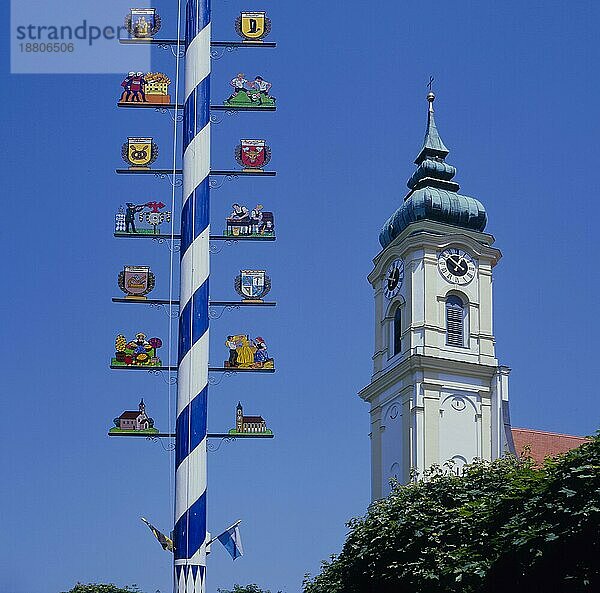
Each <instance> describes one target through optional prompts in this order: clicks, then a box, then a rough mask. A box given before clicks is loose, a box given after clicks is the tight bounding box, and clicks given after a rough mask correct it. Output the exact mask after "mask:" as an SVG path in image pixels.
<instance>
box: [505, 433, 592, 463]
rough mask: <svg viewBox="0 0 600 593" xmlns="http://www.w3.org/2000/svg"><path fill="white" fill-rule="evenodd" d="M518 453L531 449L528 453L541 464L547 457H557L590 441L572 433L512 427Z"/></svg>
mask: <svg viewBox="0 0 600 593" xmlns="http://www.w3.org/2000/svg"><path fill="white" fill-rule="evenodd" d="M511 431H512V435H513V439H514V441H515V450H516V452H517V455H522V454H523V453H524V452H525V451H526V449H529V452H528V455H529V456H531V458H532V459H533V460H534V461H535V462H536V464H538V465H539V464H541V463H542V462H543V461H544V459H545V458H546V457H555V456H556V455H560V454H561V453H566V452H567V451H570V450H571V449H575V447H579V446H580V445H583V444H584V443H587V442H588V441H589V439H588V438H586V437H577V436H573V435H570V434H559V433H556V432H544V431H542V430H533V429H531V428H512V429H511Z"/></svg>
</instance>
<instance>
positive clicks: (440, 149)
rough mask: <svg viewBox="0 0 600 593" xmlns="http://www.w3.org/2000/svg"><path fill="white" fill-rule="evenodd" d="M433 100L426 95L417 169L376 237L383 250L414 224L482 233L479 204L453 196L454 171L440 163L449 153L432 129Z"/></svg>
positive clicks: (456, 187)
mask: <svg viewBox="0 0 600 593" xmlns="http://www.w3.org/2000/svg"><path fill="white" fill-rule="evenodd" d="M434 100H435V95H434V94H433V93H429V94H428V95H427V101H428V102H429V110H428V114H427V130H426V131H425V140H424V142H423V148H422V149H421V152H420V153H419V156H418V157H417V158H416V159H415V164H416V165H417V169H416V171H415V172H414V173H413V174H412V176H411V177H410V179H409V180H408V182H407V186H408V188H409V190H410V191H409V193H408V194H407V196H406V197H405V198H404V203H403V204H402V206H400V208H398V210H396V212H394V214H393V215H392V216H391V217H390V218H389V219H388V220H387V222H386V223H385V225H384V227H383V229H382V230H381V233H380V234H379V242H380V243H381V246H382V247H384V248H385V247H387V246H388V245H389V244H390V243H391V242H392V241H393V240H394V239H395V238H396V237H397V236H398V235H399V234H400V233H401V232H402V231H403V230H404V229H405V228H406V227H407V226H408V225H409V224H411V223H413V222H416V221H418V220H435V221H436V222H444V223H447V224H452V225H455V226H459V227H462V228H466V229H471V230H474V231H483V229H485V225H486V223H487V215H486V213H485V208H484V207H483V204H482V203H481V202H480V201H479V200H476V199H475V198H470V197H468V196H462V195H460V194H459V193H457V192H458V190H459V189H460V186H459V185H458V183H456V182H455V181H452V179H453V178H454V176H455V175H456V168H455V167H453V166H452V165H449V164H448V163H446V162H445V160H444V159H445V158H446V157H447V156H448V153H449V152H450V151H449V150H448V149H447V148H446V146H445V144H444V142H443V141H442V139H441V137H440V134H439V132H438V130H437V126H436V125H435V119H434V116H433V101H434Z"/></svg>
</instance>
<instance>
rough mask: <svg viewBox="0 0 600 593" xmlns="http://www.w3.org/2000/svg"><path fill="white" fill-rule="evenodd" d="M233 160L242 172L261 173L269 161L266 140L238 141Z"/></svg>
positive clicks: (269, 150)
mask: <svg viewBox="0 0 600 593" xmlns="http://www.w3.org/2000/svg"><path fill="white" fill-rule="evenodd" d="M235 159H236V161H237V162H238V163H239V164H240V165H241V166H242V167H243V169H244V171H255V172H258V171H262V169H263V167H264V166H265V165H268V164H269V161H270V160H271V149H270V147H269V146H268V145H267V141H266V140H240V143H239V144H238V145H237V148H236V151H235Z"/></svg>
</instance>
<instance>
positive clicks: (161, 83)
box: [119, 71, 171, 105]
mask: <svg viewBox="0 0 600 593" xmlns="http://www.w3.org/2000/svg"><path fill="white" fill-rule="evenodd" d="M170 84H171V79H170V78H169V77H168V76H167V75H166V74H163V73H162V72H146V73H144V72H141V71H138V72H133V71H131V72H129V73H128V74H127V76H125V78H124V79H123V81H122V82H121V87H122V89H123V90H122V92H121V98H120V99H119V105H136V104H143V103H146V104H149V105H168V104H169V103H171V95H170V94H169V85H170Z"/></svg>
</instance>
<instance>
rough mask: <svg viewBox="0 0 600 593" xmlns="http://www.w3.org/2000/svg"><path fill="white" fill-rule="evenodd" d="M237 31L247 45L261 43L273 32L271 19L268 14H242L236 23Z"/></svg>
mask: <svg viewBox="0 0 600 593" xmlns="http://www.w3.org/2000/svg"><path fill="white" fill-rule="evenodd" d="M235 29H236V31H237V32H238V35H239V36H240V37H241V38H242V39H243V40H244V41H245V42H246V43H261V41H262V39H263V37H266V36H267V35H268V34H269V33H270V32H271V19H270V18H268V17H267V13H266V12H242V13H241V14H240V16H238V18H237V19H236V21H235Z"/></svg>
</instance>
